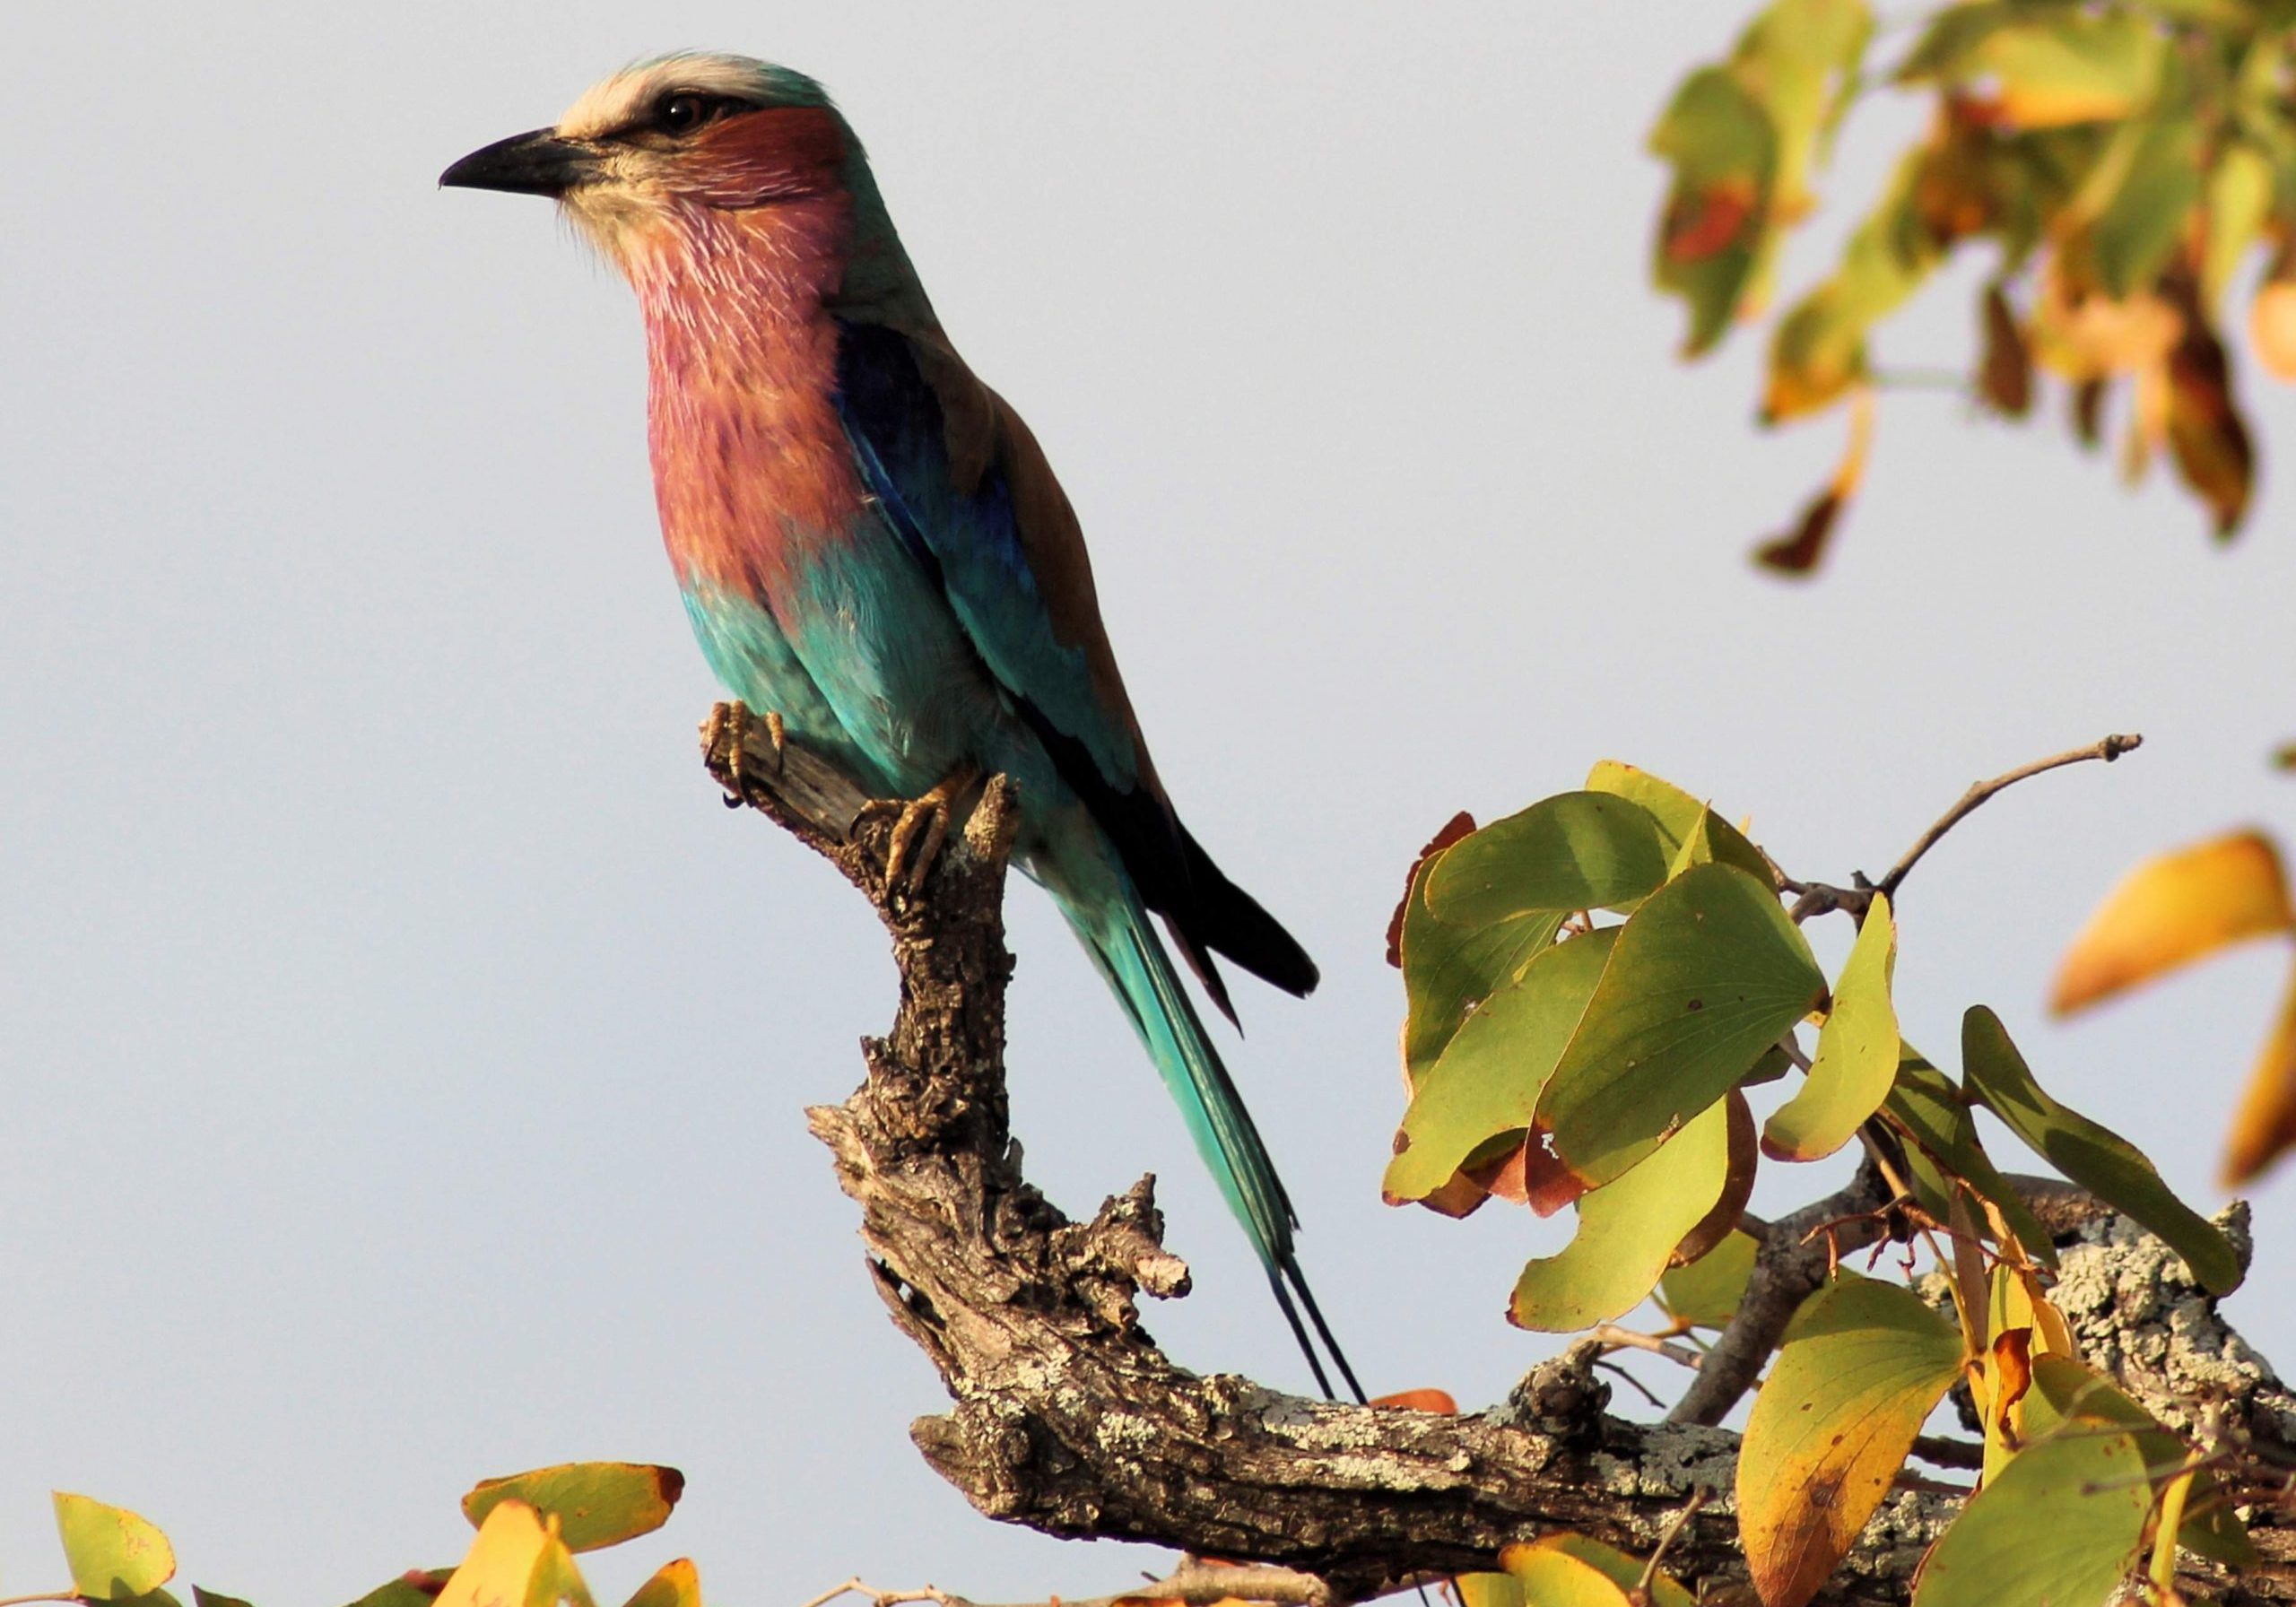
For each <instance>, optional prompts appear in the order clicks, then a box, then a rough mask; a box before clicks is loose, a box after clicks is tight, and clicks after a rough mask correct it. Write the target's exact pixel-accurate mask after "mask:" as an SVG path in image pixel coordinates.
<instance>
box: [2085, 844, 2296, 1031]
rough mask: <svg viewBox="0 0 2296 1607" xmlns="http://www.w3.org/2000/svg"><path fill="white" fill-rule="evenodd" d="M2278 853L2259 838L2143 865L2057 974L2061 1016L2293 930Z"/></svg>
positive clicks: (2108, 898)
mask: <svg viewBox="0 0 2296 1607" xmlns="http://www.w3.org/2000/svg"><path fill="white" fill-rule="evenodd" d="M2292 919H2296V916H2292V912H2291V911H2290V908H2289V904H2288V886H2287V881H2286V879H2285V877H2283V874H2282V873H2281V868H2280V855H2279V853H2278V851H2277V850H2275V849H2274V847H2273V846H2272V843H2271V842H2270V841H2269V840H2268V839H2267V838H2265V837H2264V836H2263V835H2262V834H2261V833H2259V832H2256V831H2239V832H2234V833H2233V834H2231V836H2229V837H2221V838H2213V839H2211V840H2210V841H2207V842H2205V843H2197V844H2196V845H2194V846H2193V847H2189V848H2182V849H2179V850H2178V851H2177V852H2175V853H2173V854H2164V855H2161V856H2160V857H2158V858H2156V859H2149V860H2146V861H2145V862H2144V864H2140V865H2138V866H2137V867H2136V868H2135V870H2133V871H2131V872H2130V873H2128V874H2127V875H2126V877H2124V878H2123V879H2122V880H2121V882H2120V884H2119V885H2118V887H2116V888H2114V889H2113V890H2112V891H2111V892H2109V893H2108V894H2106V895H2105V901H2104V902H2103V903H2102V904H2101V905H2100V906H2099V907H2098V908H2097V911H2096V913H2095V914H2094V915H2092V916H2090V917H2089V924H2088V925H2086V926H2084V927H2083V928H2082V931H2081V934H2080V936H2078V937H2076V938H2074V940H2073V946H2072V948H2071V949H2070V950H2068V951H2066V956H2065V960H2064V961H2063V963H2062V964H2061V965H2060V966H2059V967H2058V968H2057V985H2056V986H2055V988H2054V989H2053V990H2052V991H2051V993H2050V995H2049V1007H2050V1009H2052V1010H2054V1011H2055V1012H2057V1013H2058V1014H2059V1015H2064V1014H2067V1013H2070V1012H2073V1011H2075V1010H2080V1009H2083V1007H2085V1006H2087V1005H2090V1004H2093V1003H2096V1002H2097V1001H2098V1000H2100V999H2102V998H2107V997H2109V996H2110V995H2113V994H2116V993H2118V992H2119V991H2120V990H2121V989H2122V988H2125V987H2129V986H2134V985H2135V984H2136V983H2139V982H2144V981H2149V980H2150V979H2152V977H2158V976H2161V974H2163V973H2164V972H2167V971H2171V970H2174V969H2176V968H2177V967H2179V966H2181V965H2186V964H2188V963H2189V962H2191V961H2193V960H2198V959H2199V958H2201V957H2202V956H2203V955H2205V954H2209V953H2213V951H2216V950H2218V949H2221V948H2222V947H2223V946H2224V945H2225V944H2227V943H2234V942H2240V941H2241V940H2243V939H2245V938H2250V937H2259V936H2263V935H2265V934H2268V933H2274V932H2285V931H2287V930H2288V929H2289V927H2290V925H2291V923H2292Z"/></svg>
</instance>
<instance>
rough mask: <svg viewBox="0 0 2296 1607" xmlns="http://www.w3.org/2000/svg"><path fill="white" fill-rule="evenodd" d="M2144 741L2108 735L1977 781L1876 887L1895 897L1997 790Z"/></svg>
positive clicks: (2131, 736) (2127, 749)
mask: <svg viewBox="0 0 2296 1607" xmlns="http://www.w3.org/2000/svg"><path fill="white" fill-rule="evenodd" d="M2143 745H2144V737H2142V736H2140V735H2138V734H2136V733H2135V732H2131V733H2129V734H2126V735H2125V736H2108V737H2105V738H2103V739H2102V740H2100V741H2098V742H2093V743H2090V744H2089V745H2088V746H2087V747H2085V748H2074V749H2073V750H2071V751H2068V752H2064V753H2057V754H2053V755H2051V756H2050V757H2049V758H2047V759H2037V760H2033V762H2032V763H2031V764H2027V765H2020V766H2018V767H2017V768H2016V769H2013V770H2011V771H2009V772H2007V773H2006V774H2005V775H2000V776H1996V777H1994V778H1993V779H1992V780H1990V781H1980V782H1978V783H1977V784H1976V785H1975V786H1971V787H1970V790H1969V791H1967V792H1965V793H1963V794H1962V795H1961V801H1960V802H1959V803H1955V804H1954V805H1953V806H1952V808H1951V809H1949V810H1947V811H1946V812H1944V814H1942V815H1940V816H1938V817H1937V821H1936V823H1935V825H1933V826H1931V827H1930V828H1929V830H1926V831H1925V832H1923V833H1922V834H1921V838H1920V840H1919V841H1918V842H1916V843H1915V844H1914V845H1913V847H1910V848H1908V849H1907V850H1906V851H1905V857H1904V858H1902V859H1900V860H1899V861H1898V862H1897V864H1893V865H1892V866H1891V867H1890V870H1889V873H1888V874H1887V875H1885V876H1883V878H1882V879H1881V881H1879V882H1875V883H1874V891H1876V892H1878V893H1883V894H1886V895H1888V896H1890V897H1892V898H1894V897H1896V896H1897V890H1898V884H1899V883H1900V882H1903V881H1904V880H1905V879H1906V876H1907V874H1908V873H1909V872H1911V871H1912V869H1913V867H1914V866H1915V865H1917V864H1920V863H1921V856H1923V855H1924V854H1926V853H1928V852H1929V850H1930V849H1931V848H1933V847H1935V846H1936V844H1937V839H1938V838H1941V837H1943V836H1944V835H1945V833H1947V832H1948V831H1951V830H1952V829H1953V828H1954V827H1955V826H1957V825H1959V824H1961V821H1962V819H1963V818H1964V817H1965V816H1967V815H1968V814H1969V813H1970V812H1971V811H1972V810H1974V809H1976V808H1977V807H1978V805H1979V804H1980V803H1984V802H1985V801H1986V800H1987V798H1990V797H1992V796H1993V795H1994V794H1996V793H1997V792H2001V791H2003V790H2005V788H2008V787H2012V786H2016V785H2017V783H2019V782H2020V781H2028V780H2031V778H2032V777H2035V776H2039V775H2041V774H2044V773H2045V772H2047V771H2049V770H2055V769H2063V768H2064V767H2065V766H2066V765H2068V764H2081V763H2083V762H2085V761H2087V760H2092V759H2100V760H2104V761H2105V762H2106V763H2107V764H2110V763H2111V762H2112V761H2113V760H2116V759H2118V758H2119V757H2120V756H2121V755H2122V754H2124V753H2128V752H2132V751H2135V750H2136V749H2137V748H2139V747H2142V746H2143Z"/></svg>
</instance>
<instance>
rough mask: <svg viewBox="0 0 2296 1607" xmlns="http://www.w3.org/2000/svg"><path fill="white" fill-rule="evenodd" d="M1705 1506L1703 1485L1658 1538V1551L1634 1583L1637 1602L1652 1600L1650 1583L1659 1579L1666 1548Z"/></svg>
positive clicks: (1694, 1491)
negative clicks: (1659, 1567) (1659, 1566)
mask: <svg viewBox="0 0 2296 1607" xmlns="http://www.w3.org/2000/svg"><path fill="white" fill-rule="evenodd" d="M1705 1505H1706V1486H1705V1485H1703V1484H1701V1485H1700V1486H1698V1487H1697V1488H1696V1489H1694V1490H1692V1491H1691V1492H1690V1499H1689V1500H1687V1501H1684V1502H1683V1509H1682V1510H1681V1511H1680V1512H1677V1513H1676V1514H1674V1518H1673V1520H1672V1521H1671V1522H1670V1523H1668V1524H1666V1528H1665V1533H1662V1534H1660V1535H1659V1536H1658V1549H1657V1551H1653V1552H1651V1553H1650V1560H1649V1561H1648V1562H1646V1563H1644V1564H1643V1565H1642V1577H1640V1578H1639V1579H1637V1580H1636V1581H1635V1582H1634V1599H1635V1600H1636V1601H1638V1602H1647V1601H1648V1600H1649V1599H1650V1582H1651V1581H1652V1580H1653V1579H1656V1578H1657V1577H1658V1565H1659V1564H1660V1563H1661V1562H1664V1561H1665V1559H1666V1548H1667V1547H1669V1546H1671V1545H1673V1544H1674V1537H1675V1536H1676V1535H1678V1534H1680V1533H1682V1532H1683V1525H1684V1524H1687V1523H1689V1522H1690V1520H1691V1519H1692V1518H1694V1517H1696V1516H1698V1509H1699V1508H1700V1507H1703V1506H1705Z"/></svg>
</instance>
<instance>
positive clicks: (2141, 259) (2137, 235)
mask: <svg viewBox="0 0 2296 1607" xmlns="http://www.w3.org/2000/svg"><path fill="white" fill-rule="evenodd" d="M2126 127H2127V128H2128V129H2131V130H2134V131H2135V149H2134V150H2133V151H2132V152H2131V153H2130V155H2129V157H2128V160H2127V166H2126V171H2125V172H2124V174H2123V177H2122V178H2121V181H2120V185H2119V187H2118V189H2117V190H2115V191H2114V193H2113V197H2112V199H2111V201H2110V202H2109V203H2108V204H2106V206H2105V208H2104V211H2103V212H2102V213H2100V215H2099V216H2098V217H2097V219H2096V221H2095V222H2092V224H2091V225H2090V227H2089V253H2090V256H2091V258H2092V261H2093V262H2094V264H2095V265H2096V270H2097V277H2098V279H2099V281H2100V282H2101V283H2102V284H2103V285H2104V288H2105V290H2106V291H2107V292H2108V293H2109V294H2110V295H2112V296H2113V297H2114V298H2116V299H2121V298H2125V297H2127V296H2130V295H2133V294H2135V292H2136V291H2141V290H2144V289H2148V288H2150V287H2151V286H2152V283H2153V282H2155V281H2156V280H2157V279H2159V277H2160V275H2161V269H2163V268H2164V267H2166V266H2167V265H2168V263H2169V258H2170V256H2171V255H2172V254H2173V253H2174V252H2175V251H2176V249H2177V247H2178V244H2179V242H2180V241H2181V240H2182V239H2184V237H2185V232H2186V230H2187V224H2188V223H2189V222H2190V219H2191V217H2192V211H2193V208H2194V207H2196V206H2197V205H2198V204H2200V194H2201V171H2200V151H2201V134H2200V125H2199V124H2198V123H2197V122H2196V121H2195V120H2194V119H2193V118H2191V117H2171V118H2166V119H2147V120H2145V121H2143V122H2139V123H2132V124H2129V125H2126Z"/></svg>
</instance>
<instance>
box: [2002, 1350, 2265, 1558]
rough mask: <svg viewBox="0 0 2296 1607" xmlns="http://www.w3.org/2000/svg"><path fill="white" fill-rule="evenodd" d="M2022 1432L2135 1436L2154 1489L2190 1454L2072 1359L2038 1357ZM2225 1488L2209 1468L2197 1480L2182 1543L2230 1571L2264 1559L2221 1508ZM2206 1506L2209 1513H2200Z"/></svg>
mask: <svg viewBox="0 0 2296 1607" xmlns="http://www.w3.org/2000/svg"><path fill="white" fill-rule="evenodd" d="M2018 1410H2019V1412H2020V1419H2019V1423H2018V1431H2019V1433H2020V1435H2021V1436H2022V1438H2023V1439H2024V1440H2025V1441H2026V1442H2027V1443H2028V1444H2030V1443H2031V1442H2032V1441H2035V1440H2039V1439H2043V1438H2048V1437H2049V1436H2051V1435H2054V1434H2056V1433H2057V1432H2058V1431H2059V1430H2060V1429H2063V1428H2064V1427H2065V1425H2066V1423H2068V1422H2071V1423H2074V1425H2075V1426H2076V1427H2077V1426H2078V1425H2079V1424H2080V1423H2082V1422H2084V1421H2086V1422H2093V1423H2105V1424H2108V1425H2109V1426H2111V1427H2113V1428H2116V1429H2128V1430H2129V1431H2130V1432H2132V1433H2133V1434H2135V1436H2136V1445H2137V1449H2138V1450H2140V1451H2141V1452H2143V1453H2144V1465H2145V1466H2146V1468H2147V1469H2149V1470H2151V1471H2152V1482H2153V1487H2154V1488H2155V1489H2156V1490H2157V1489H2160V1488H2161V1487H2163V1486H2165V1485H2166V1484H2167V1483H2168V1482H2169V1481H2170V1474H2169V1473H2168V1472H2167V1471H2166V1470H2169V1469H2171V1468H2175V1467H2177V1466H2179V1464H2182V1463H2183V1462H2184V1461H2185V1459H2186V1457H2187V1455H2189V1449H2188V1447H2187V1446H2186V1445H2185V1443H2184V1441H2182V1440H2180V1439H2179V1438H2177V1437H2176V1436H2175V1435H2173V1434H2170V1432H2169V1431H2168V1430H2166V1429H2163V1428H2161V1424H2160V1421H2159V1420H2158V1419H2156V1418H2154V1417H2153V1415H2152V1413H2151V1412H2147V1411H2145V1410H2144V1407H2142V1406H2140V1405H2138V1404H2137V1403H2136V1402H2135V1401H2134V1400H2132V1399H2131V1398H2130V1397H2129V1396H2128V1395H2126V1394H2124V1393H2122V1391H2121V1390H2120V1388H2119V1387H2118V1385H2115V1384H2114V1383H2113V1382H2112V1381H2111V1380H2110V1379H2109V1378H2107V1377H2105V1376H2104V1375H2103V1374H2102V1373H2100V1372H2097V1371H2094V1370H2093V1369H2092V1368H2087V1367H2084V1366H2083V1365H2082V1364H2081V1363H2080V1362H2078V1361H2075V1360H2074V1359H2072V1358H2070V1357H2067V1356H2036V1357H2034V1358H2033V1383H2032V1387H2031V1389H2029V1390H2028V1391H2026V1392H2025V1396H2024V1399H2023V1400H2022V1401H2021V1402H2020V1403H2018ZM2220 1489H2221V1487H2220V1485H2219V1483H2218V1481H2217V1479H2216V1476H2215V1475H2214V1474H2213V1473H2212V1472H2208V1471H2206V1470H2205V1469H2204V1470H2201V1471H2200V1472H2196V1474H2195V1475H2194V1478H2193V1485H2192V1493H2191V1496H2190V1497H2189V1502H2190V1504H2189V1505H2188V1506H2187V1508H2186V1510H2187V1512H2190V1513H2191V1514H2192V1516H2189V1517H2187V1518H2186V1520H2185V1522H2184V1524H2183V1526H2182V1527H2181V1528H2179V1530H2178V1531H2177V1543H2178V1544H2179V1545H2181V1546H2183V1547H2185V1548H2186V1549H2187V1550H2188V1551H2196V1552H2198V1553H2199V1554H2200V1555H2201V1556H2203V1557H2206V1558H2208V1559H2211V1560H2213V1561H2216V1562H2221V1563H2223V1564H2224V1565H2225V1566H2226V1567H2228V1568H2254V1567H2255V1566H2256V1565H2257V1562H2258V1560H2259V1559H2258V1557H2257V1549H2256V1546H2255V1544H2254V1543H2253V1542H2250V1540H2249V1539H2248V1530H2247V1528H2246V1527H2245V1526H2244V1525H2243V1524H2241V1522H2240V1519H2239V1514H2237V1513H2235V1512H2234V1511H2233V1510H2232V1509H2231V1507H2229V1506H2222V1505H2219V1504H2218V1499H2219V1498H2221V1497H2220ZM2196 1507H2205V1508H2206V1509H2205V1510H2195V1508H2196Z"/></svg>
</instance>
